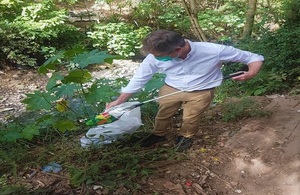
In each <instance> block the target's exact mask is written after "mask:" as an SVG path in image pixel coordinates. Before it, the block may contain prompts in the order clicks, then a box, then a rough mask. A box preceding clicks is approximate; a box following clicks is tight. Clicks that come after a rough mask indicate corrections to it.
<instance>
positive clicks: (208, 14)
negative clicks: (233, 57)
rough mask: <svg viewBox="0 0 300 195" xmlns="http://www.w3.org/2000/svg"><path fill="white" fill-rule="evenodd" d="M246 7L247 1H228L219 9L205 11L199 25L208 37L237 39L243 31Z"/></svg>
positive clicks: (201, 15)
mask: <svg viewBox="0 0 300 195" xmlns="http://www.w3.org/2000/svg"><path fill="white" fill-rule="evenodd" d="M245 7H247V6H246V5H245V1H238V3H237V2H236V1H227V2H225V3H224V4H223V5H221V6H220V7H218V8H217V9H205V10H203V11H202V12H200V13H199V16H198V20H199V24H200V25H201V27H202V29H203V30H204V31H205V32H206V34H207V35H208V37H212V38H214V39H216V38H217V39H218V40H221V39H224V38H226V39H228V38H230V39H232V38H237V37H239V36H240V34H241V33H242V30H243V26H244V17H245Z"/></svg>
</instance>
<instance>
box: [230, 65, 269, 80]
mask: <svg viewBox="0 0 300 195" xmlns="http://www.w3.org/2000/svg"><path fill="white" fill-rule="evenodd" d="M262 63H263V62H261V61H257V62H252V63H250V64H248V67H249V70H248V71H245V72H244V74H241V75H239V76H236V77H232V79H233V80H236V81H246V80H248V79H252V78H253V77H255V76H256V75H257V74H258V72H259V70H260V68H261V66H262Z"/></svg>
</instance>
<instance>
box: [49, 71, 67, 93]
mask: <svg viewBox="0 0 300 195" xmlns="http://www.w3.org/2000/svg"><path fill="white" fill-rule="evenodd" d="M63 78H64V77H63V76H62V75H61V74H60V73H57V72H55V73H53V74H52V76H51V78H50V79H49V80H48V83H47V85H46V89H47V90H48V91H50V90H51V89H52V88H53V87H55V86H57V85H58V81H61V80H62V79H63Z"/></svg>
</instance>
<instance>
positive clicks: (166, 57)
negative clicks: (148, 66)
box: [152, 48, 181, 62]
mask: <svg viewBox="0 0 300 195" xmlns="http://www.w3.org/2000/svg"><path fill="white" fill-rule="evenodd" d="M180 50H181V48H176V49H174V50H173V51H171V52H169V53H159V52H152V54H153V55H154V56H155V58H156V59H157V60H159V61H163V62H166V61H170V60H173V59H175V58H178V57H179V53H180Z"/></svg>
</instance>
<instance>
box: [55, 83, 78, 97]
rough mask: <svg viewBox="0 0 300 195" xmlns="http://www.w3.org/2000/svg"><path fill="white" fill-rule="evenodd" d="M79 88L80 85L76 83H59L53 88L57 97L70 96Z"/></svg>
mask: <svg viewBox="0 0 300 195" xmlns="http://www.w3.org/2000/svg"><path fill="white" fill-rule="evenodd" d="M79 89H80V86H79V85H78V84H67V85H61V86H59V87H57V88H56V89H55V90H56V92H55V95H56V96H57V97H65V96H68V97H72V96H73V95H74V94H75V92H76V91H77V90H79Z"/></svg>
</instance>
